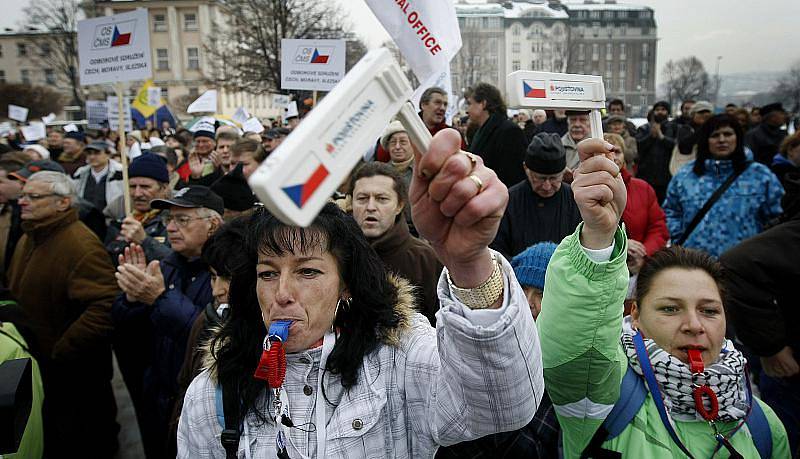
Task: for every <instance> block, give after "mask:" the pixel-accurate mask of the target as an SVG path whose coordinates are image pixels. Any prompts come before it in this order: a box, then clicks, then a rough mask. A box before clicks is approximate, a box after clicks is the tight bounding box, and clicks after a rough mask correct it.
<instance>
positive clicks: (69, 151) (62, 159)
mask: <svg viewBox="0 0 800 459" xmlns="http://www.w3.org/2000/svg"><path fill="white" fill-rule="evenodd" d="M85 145H86V136H85V135H84V134H83V132H81V131H70V132H67V133H66V134H64V141H63V143H62V148H63V149H64V151H63V152H62V153H61V154H60V155H58V157H56V161H58V163H59V164H61V167H63V168H64V170H65V171H66V173H67V175H68V176H72V174H73V173H75V171H76V170H78V168H79V167H81V166H84V165H85V164H86V158H85V157H84V155H83V147H84V146H85Z"/></svg>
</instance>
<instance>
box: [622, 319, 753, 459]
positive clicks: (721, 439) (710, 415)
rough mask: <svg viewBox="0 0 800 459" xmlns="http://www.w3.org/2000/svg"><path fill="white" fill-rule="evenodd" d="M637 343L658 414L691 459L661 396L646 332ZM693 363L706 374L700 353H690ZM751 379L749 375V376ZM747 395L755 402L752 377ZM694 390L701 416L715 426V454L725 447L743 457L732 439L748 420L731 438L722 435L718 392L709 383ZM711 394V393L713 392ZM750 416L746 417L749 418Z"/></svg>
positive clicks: (731, 453)
mask: <svg viewBox="0 0 800 459" xmlns="http://www.w3.org/2000/svg"><path fill="white" fill-rule="evenodd" d="M633 344H634V347H635V348H636V355H637V357H639V363H640V364H641V367H642V375H643V376H644V379H645V382H646V383H647V389H648V390H649V391H650V395H651V396H652V397H653V402H655V405H656V408H657V409H658V415H659V417H661V422H662V423H663V424H664V427H665V428H666V429H667V432H668V433H669V436H670V437H671V438H672V441H673V442H674V443H675V444H676V445H678V447H679V448H680V449H681V451H683V454H685V455H686V456H688V457H689V458H690V459H694V456H693V455H692V454H691V453H690V452H689V450H688V449H687V448H686V446H684V444H683V442H681V439H680V438H679V437H678V433H677V432H676V431H675V427H674V426H673V425H672V419H671V418H670V417H669V414H668V413H667V408H666V406H665V405H664V398H663V397H662V395H661V388H660V386H659V385H658V381H657V380H656V376H655V373H654V372H653V366H652V364H651V363H650V356H649V355H648V353H647V348H646V347H645V344H644V338H643V337H642V332H638V333H636V335H634V337H633ZM690 363H691V368H692V373H693V374H697V373H702V372H703V362H702V360H701V359H700V360H698V356H696V355H694V356H690ZM745 378H747V375H745ZM747 389H748V390H747V396H748V397H747V398H748V402H750V403H751V404H752V392H751V390H750V385H749V380H748V384H747ZM692 392H693V396H694V401H695V408H696V409H697V411H698V412H699V413H700V416H702V417H703V419H705V420H706V421H708V423H709V424H710V425H711V427H712V428H713V429H714V439H715V440H717V447H716V448H715V449H714V454H713V455H712V457H714V456H715V455H716V454H717V452H718V451H719V450H720V448H722V447H723V446H724V447H725V449H727V450H728V452H729V453H730V457H731V458H732V459H736V458H742V455H741V454H740V453H739V452H737V451H736V450H735V449H734V448H733V445H731V443H730V440H729V438H730V437H733V435H734V434H735V433H736V432H738V430H739V429H740V428H741V427H742V425H743V424H744V420H742V422H741V423H739V425H738V426H737V427H736V428H735V429H734V430H733V431H732V432H731V433H730V435H729V436H728V437H726V436H725V435H722V433H720V432H719V429H718V428H717V425H716V423H715V420H716V418H717V416H718V413H719V406H718V401H717V397H716V394H714V391H713V390H711V388H710V387H709V386H708V385H703V386H699V385H695V387H694V390H693V391H692ZM709 394H710V395H709ZM703 396H708V397H709V398H710V400H711V410H710V411H709V410H706V409H705V406H704V405H703ZM745 419H746V417H745Z"/></svg>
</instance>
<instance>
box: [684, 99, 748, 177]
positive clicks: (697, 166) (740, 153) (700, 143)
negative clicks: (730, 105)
mask: <svg viewBox="0 0 800 459" xmlns="http://www.w3.org/2000/svg"><path fill="white" fill-rule="evenodd" d="M723 127H729V128H731V129H733V132H735V133H736V148H735V149H734V150H733V153H731V155H730V156H729V157H728V158H729V159H730V160H731V161H733V169H734V170H736V171H740V170H742V169H744V168H745V167H747V157H746V156H745V154H744V130H742V126H741V125H740V124H739V121H738V120H737V119H736V118H733V117H731V116H728V115H725V114H721V115H714V116H712V117H711V118H709V119H708V121H706V122H705V123H704V124H703V126H701V127H700V130H699V131H698V133H697V159H695V161H694V167H693V168H692V170H693V171H694V173H695V175H697V176H701V175H703V174H705V173H706V160H707V159H712V158H713V156H712V155H711V151H710V150H709V149H708V139H709V138H710V137H711V134H713V133H714V131H716V130H717V129H719V128H723Z"/></svg>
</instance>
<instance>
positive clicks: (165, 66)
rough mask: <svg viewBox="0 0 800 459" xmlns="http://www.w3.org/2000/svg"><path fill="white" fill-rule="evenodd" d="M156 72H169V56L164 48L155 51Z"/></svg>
mask: <svg viewBox="0 0 800 459" xmlns="http://www.w3.org/2000/svg"><path fill="white" fill-rule="evenodd" d="M156 70H169V54H168V53H167V49H166V48H158V49H157V50H156Z"/></svg>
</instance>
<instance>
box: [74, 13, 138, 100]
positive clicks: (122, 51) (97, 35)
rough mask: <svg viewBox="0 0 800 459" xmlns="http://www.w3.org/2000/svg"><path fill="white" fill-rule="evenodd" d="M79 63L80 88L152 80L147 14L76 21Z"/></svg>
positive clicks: (130, 14)
mask: <svg viewBox="0 0 800 459" xmlns="http://www.w3.org/2000/svg"><path fill="white" fill-rule="evenodd" d="M78 63H79V67H80V78H81V84H82V85H88V84H102V83H115V82H118V81H132V80H146V79H148V78H150V77H151V76H153V66H152V63H151V61H150V30H149V28H148V21H147V10H146V9H144V8H139V9H137V10H135V11H131V12H130V13H121V14H115V15H113V16H101V17H97V18H92V19H84V20H82V21H78Z"/></svg>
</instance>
